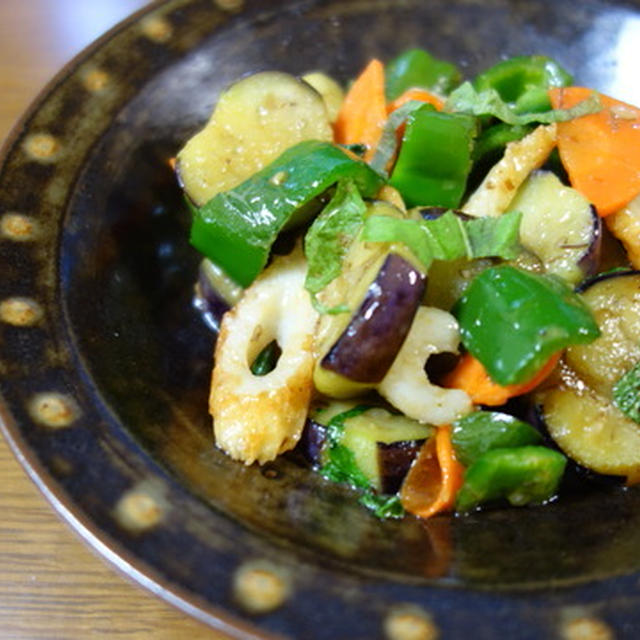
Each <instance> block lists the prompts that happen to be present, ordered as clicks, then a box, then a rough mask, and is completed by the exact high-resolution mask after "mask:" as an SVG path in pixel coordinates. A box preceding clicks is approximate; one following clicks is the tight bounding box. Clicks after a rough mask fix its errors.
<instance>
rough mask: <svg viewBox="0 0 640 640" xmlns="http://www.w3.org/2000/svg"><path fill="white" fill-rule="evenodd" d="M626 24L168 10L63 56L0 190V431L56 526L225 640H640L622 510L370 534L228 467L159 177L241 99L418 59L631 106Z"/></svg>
mask: <svg viewBox="0 0 640 640" xmlns="http://www.w3.org/2000/svg"><path fill="white" fill-rule="evenodd" d="M639 9H640V5H638V4H636V3H627V2H610V1H609V2H604V1H602V2H599V1H596V0H584V1H582V2H575V1H565V0H562V1H560V0H556V1H555V2H541V1H540V2H531V1H526V2H525V1H524V0H523V1H514V2H507V0H484V1H482V2H480V1H478V0H431V1H430V2H423V1H420V0H354V1H350V2H346V1H344V0H329V1H326V2H320V1H314V0H310V1H306V2H295V3H293V2H286V3H285V2H280V3H278V2H272V1H268V0H251V1H248V2H246V3H243V2H242V0H237V1H231V0H226V1H223V0H218V1H217V2H213V1H212V0H170V1H168V2H164V3H159V4H158V5H155V8H153V9H151V10H149V11H147V12H145V13H142V14H138V15H136V16H134V17H133V18H132V19H130V20H129V21H127V22H125V23H124V24H122V25H121V26H119V27H118V28H116V29H115V30H114V31H112V32H111V33H110V34H108V35H107V36H106V37H105V38H103V39H102V40H100V41H99V42H98V43H96V44H95V45H94V46H93V47H91V48H90V49H89V50H88V51H87V52H85V53H84V54H83V55H81V56H80V57H79V58H78V59H77V60H76V61H75V62H74V63H72V64H71V65H70V66H69V67H68V68H67V69H66V70H65V71H64V72H63V73H62V74H61V75H60V76H58V78H57V79H56V80H55V81H54V82H53V83H52V84H51V85H50V86H49V88H48V90H47V91H46V92H45V93H44V95H43V96H42V97H41V99H40V100H39V101H38V102H37V104H36V105H35V106H34V107H33V108H32V109H31V111H30V112H29V113H28V114H27V115H26V117H25V118H24V120H23V122H22V124H21V125H20V126H19V127H18V128H17V129H16V131H15V132H14V134H13V136H12V137H11V139H10V141H9V143H8V145H7V146H6V148H5V149H4V154H3V160H2V163H3V164H2V171H1V173H0V225H1V226H0V274H2V277H1V278H0V348H1V353H0V422H2V426H3V429H4V432H5V435H6V436H7V437H8V439H9V441H10V442H11V444H12V445H13V447H14V449H15V450H16V451H17V452H19V454H20V457H21V460H22V461H23V462H24V464H25V466H26V468H27V470H28V472H29V474H30V475H31V476H32V477H33V478H34V479H35V481H36V483H37V484H38V485H39V486H40V488H41V489H42V490H43V491H44V492H45V494H46V495H47V496H48V497H49V499H50V500H51V501H52V502H53V504H54V506H55V507H56V509H58V511H59V512H60V513H61V514H62V516H63V517H64V518H66V519H67V520H68V521H69V522H70V523H71V524H72V526H74V527H75V528H76V529H78V530H79V532H80V533H81V535H82V536H83V537H84V538H85V539H86V540H87V541H88V542H89V543H90V544H92V545H94V546H95V547H96V548H97V549H98V550H99V551H101V552H102V553H103V554H104V555H105V556H106V557H107V558H108V559H109V560H111V561H112V562H114V563H115V564H116V565H117V566H119V567H120V568H121V569H123V570H124V571H125V572H127V573H128V574H130V575H131V576H132V577H134V578H136V579H137V580H139V581H140V582H141V583H143V584H144V585H146V586H147V587H149V588H151V589H152V590H153V591H155V592H157V593H159V594H160V595H162V596H163V597H165V598H167V599H168V600H170V601H171V602H173V603H175V604H177V605H178V606H181V607H182V608H184V609H185V610H186V611H188V612H190V613H192V614H195V615H197V616H198V617H199V618H201V619H202V620H205V621H206V622H208V623H210V624H211V625H213V626H217V627H219V628H223V629H225V630H226V631H227V632H228V633H230V634H232V635H234V636H236V637H243V638H251V637H266V638H273V637H282V636H285V637H296V638H304V639H307V640H313V639H324V638H332V639H333V638H345V639H346V638H350V639H354V638H363V639H364V638H366V639H372V638H379V637H388V638H392V639H394V640H395V639H404V638H409V637H411V638H431V637H434V635H430V634H435V633H437V632H438V631H439V632H440V634H441V636H442V637H467V634H468V633H473V635H474V637H475V638H477V639H478V640H479V639H480V638H494V637H495V636H496V634H498V633H499V634H501V635H502V636H504V637H519V638H550V637H567V638H572V637H578V636H574V635H572V634H575V633H578V632H580V631H581V630H582V631H586V632H588V633H591V634H596V633H602V634H604V635H601V636H597V637H603V638H609V637H613V635H615V636H618V637H623V636H627V637H636V634H637V633H639V632H640V588H639V587H638V581H639V579H640V572H639V570H640V552H639V551H638V550H639V549H640V492H639V491H637V490H628V491H625V490H621V489H619V488H610V487H609V488H607V487H594V489H593V491H592V492H590V493H589V494H584V493H582V494H570V495H569V496H567V497H566V498H564V499H563V500H562V501H560V502H558V503H556V504H553V505H550V506H547V507H545V508H540V509H534V508H532V509H522V510H515V509H514V510H495V511H490V512H486V513H481V514H477V515H472V516H469V517H467V518H448V517H438V518H434V519H433V520H432V521H429V522H426V523H420V522H418V521H416V520H413V519H410V518H407V519H405V520H404V521H402V522H395V521H394V522H378V521H377V520H375V519H374V518H373V517H372V516H371V515H370V514H369V513H368V512H367V511H365V510H363V509H362V508H361V507H359V506H358V505H357V504H356V503H355V501H354V500H353V496H352V495H350V493H349V491H348V490H346V489H342V488H340V487H336V486H328V485H327V484H325V483H324V482H323V481H322V480H321V479H320V478H318V477H317V476H315V475H312V474H310V473H308V472H307V470H306V469H305V468H304V467H303V466H301V465H299V464H297V463H296V461H295V460H294V459H281V460H279V461H278V462H276V463H274V464H271V465H267V466H266V467H263V468H258V467H255V466H254V467H251V468H245V467H243V466H242V465H239V464H235V463H233V462H231V461H230V460H229V459H227V458H226V457H225V456H223V455H222V454H220V453H219V452H218V451H216V450H215V449H214V448H213V446H212V438H211V433H210V423H209V418H208V416H207V386H208V378H209V369H210V363H211V349H212V344H213V336H212V334H211V333H210V332H209V331H208V329H207V328H206V327H205V325H204V324H203V322H202V321H201V319H200V317H199V316H198V313H197V312H196V311H195V310H194V309H193V308H192V306H191V303H190V301H191V292H192V283H193V281H194V278H195V274H196V268H197V264H198V256H197V255H196V253H195V252H194V251H193V250H192V249H191V248H190V247H189V245H188V243H187V231H188V226H189V219H188V215H187V212H186V211H185V208H184V206H183V204H182V200H181V196H180V193H179V190H178V188H177V186H176V184H175V181H174V179H173V176H172V173H171V170H170V169H169V166H168V164H167V159H168V158H169V157H171V156H172V155H173V154H174V153H175V152H176V150H177V149H178V148H179V147H180V146H181V144H182V143H183V142H184V141H185V139H186V138H187V137H188V136H189V135H190V134H191V133H192V132H193V131H195V130H196V129H197V128H198V127H199V126H200V125H201V124H202V122H203V121H204V119H205V118H206V117H207V115H208V113H209V112H210V109H211V107H212V104H213V103H214V101H215V99H216V96H217V94H218V93H219V91H220V90H221V89H222V88H223V87H224V86H225V85H227V84H228V83H229V82H230V81H231V80H233V79H235V78H237V77H238V76H241V75H243V74H245V73H247V72H250V71H256V70H259V69H266V68H275V69H283V70H288V71H291V72H293V73H301V72H305V71H308V70H310V69H314V68H319V69H324V70H327V71H328V72H329V73H331V74H332V75H334V76H335V77H337V78H339V79H341V80H343V81H345V80H346V79H348V78H349V77H351V76H353V75H354V74H355V73H356V71H357V70H358V69H359V68H361V67H362V65H363V63H364V62H365V61H366V60H367V59H368V58H369V57H370V56H373V55H377V56H379V57H382V58H384V59H388V58H389V57H390V56H392V55H394V54H396V53H398V52H400V51H401V50H403V49H405V48H407V47H409V46H411V45H422V46H425V47H427V48H429V49H431V50H432V51H433V52H434V53H435V54H436V55H438V56H440V57H443V58H445V59H450V60H454V61H456V62H458V63H459V64H461V65H462V66H463V67H464V68H465V69H466V70H467V71H468V73H469V74H472V73H474V72H475V71H477V70H479V69H481V68H483V67H486V66H488V65H489V64H491V63H493V62H495V61H496V60H498V59H499V58H500V57H501V56H504V55H514V54H522V53H546V54H549V55H552V56H555V57H556V58H557V59H558V60H559V61H560V62H561V63H562V64H563V65H565V66H566V67H567V68H569V69H572V70H574V71H575V73H576V75H577V78H578V81H579V82H580V83H583V84H586V85H590V86H594V87H597V88H599V89H601V90H603V91H608V92H611V93H613V94H615V95H617V96H619V97H621V98H624V99H627V100H629V101H635V102H640V99H638V97H639V92H640V82H639V81H638V76H637V52H636V50H634V46H635V45H636V43H637V41H638V40H639V38H638V36H639V35H640V10H639ZM634 92H635V95H634ZM411 629H414V630H415V631H416V633H417V635H409V632H410V631H411ZM634 630H635V632H634ZM581 637H596V636H595V635H589V636H581Z"/></svg>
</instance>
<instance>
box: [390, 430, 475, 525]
mask: <svg viewBox="0 0 640 640" xmlns="http://www.w3.org/2000/svg"><path fill="white" fill-rule="evenodd" d="M463 481H464V467H463V466H462V465H461V464H460V463H459V462H458V460H457V459H456V455H455V451H454V449H453V444H452V442H451V425H444V426H441V427H438V430H437V431H436V435H435V438H430V439H429V440H427V442H425V444H424V445H423V446H422V448H421V449H420V452H419V453H418V457H417V458H416V460H415V462H414V463H413V465H412V466H411V469H409V473H408V474H407V477H406V478H405V480H404V482H403V483H402V488H401V490H400V500H401V502H402V506H403V507H404V508H405V509H406V510H407V511H408V512H409V513H413V514H414V515H416V516H419V517H420V518H429V517H431V516H433V515H435V514H436V513H439V512H440V511H447V510H449V509H451V508H452V507H453V505H454V504H455V501H456V494H457V493H458V489H460V487H461V486H462V483H463Z"/></svg>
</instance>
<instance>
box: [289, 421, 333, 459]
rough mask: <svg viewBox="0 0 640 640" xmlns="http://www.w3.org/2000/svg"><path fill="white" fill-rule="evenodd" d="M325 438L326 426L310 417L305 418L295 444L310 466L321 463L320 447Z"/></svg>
mask: <svg viewBox="0 0 640 640" xmlns="http://www.w3.org/2000/svg"><path fill="white" fill-rule="evenodd" d="M326 439H327V427H326V426H325V425H324V424H320V423H319V422H316V421H315V420H312V419H311V418H307V421H306V422H305V425H304V428H303V430H302V434H301V435H300V440H298V444H297V445H296V451H298V452H299V453H300V454H301V455H302V457H303V458H304V459H305V460H306V461H307V463H308V464H309V465H311V466H312V467H316V468H317V467H319V466H320V465H321V464H322V448H323V447H324V443H325V440H326Z"/></svg>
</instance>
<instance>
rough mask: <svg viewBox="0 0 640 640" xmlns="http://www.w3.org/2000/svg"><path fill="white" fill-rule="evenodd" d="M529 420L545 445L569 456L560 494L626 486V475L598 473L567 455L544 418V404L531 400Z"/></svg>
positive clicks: (576, 493) (559, 490) (577, 418)
mask: <svg viewBox="0 0 640 640" xmlns="http://www.w3.org/2000/svg"><path fill="white" fill-rule="evenodd" d="M579 419H580V417H579V416H576V420H579ZM528 422H529V423H530V424H532V425H533V426H534V427H535V428H536V429H537V430H538V431H539V432H540V434H541V435H542V438H543V442H542V443H543V444H544V446H545V447H548V448H549V449H554V450H555V451H559V452H560V453H562V454H563V455H564V456H566V458H567V466H566V467H565V471H564V475H563V476H562V481H561V483H560V486H559V487H558V495H559V496H567V495H579V494H581V493H585V492H588V491H593V490H594V489H611V488H615V487H622V486H624V484H625V477H624V476H614V475H610V474H604V473H597V472H596V471H592V470H591V469H587V467H585V466H583V465H581V464H580V463H578V462H576V461H575V460H573V459H572V458H570V457H569V456H567V454H566V453H565V452H564V451H562V449H560V447H559V446H558V445H557V444H556V443H555V441H554V440H553V438H552V437H551V435H550V434H549V429H548V427H547V423H546V422H545V420H544V408H543V406H542V404H540V403H537V402H533V401H532V402H531V410H530V412H529V420H528Z"/></svg>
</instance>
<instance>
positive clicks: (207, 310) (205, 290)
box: [193, 266, 230, 333]
mask: <svg viewBox="0 0 640 640" xmlns="http://www.w3.org/2000/svg"><path fill="white" fill-rule="evenodd" d="M193 306H194V307H195V308H196V309H197V310H198V311H200V313H201V314H202V319H203V320H204V322H205V324H206V325H207V326H208V327H209V328H210V329H211V330H212V331H214V332H215V333H217V332H218V331H219V330H220V322H221V321H222V316H223V315H224V314H225V313H226V312H227V311H229V309H230V306H229V304H228V303H227V302H226V301H225V300H224V298H223V297H222V296H221V295H220V294H219V293H218V292H217V291H216V290H215V289H214V288H213V286H212V285H211V282H210V281H209V278H207V275H206V272H205V270H204V269H203V268H202V266H201V267H200V271H199V274H198V280H197V282H196V285H195V290H194V295H193Z"/></svg>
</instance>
